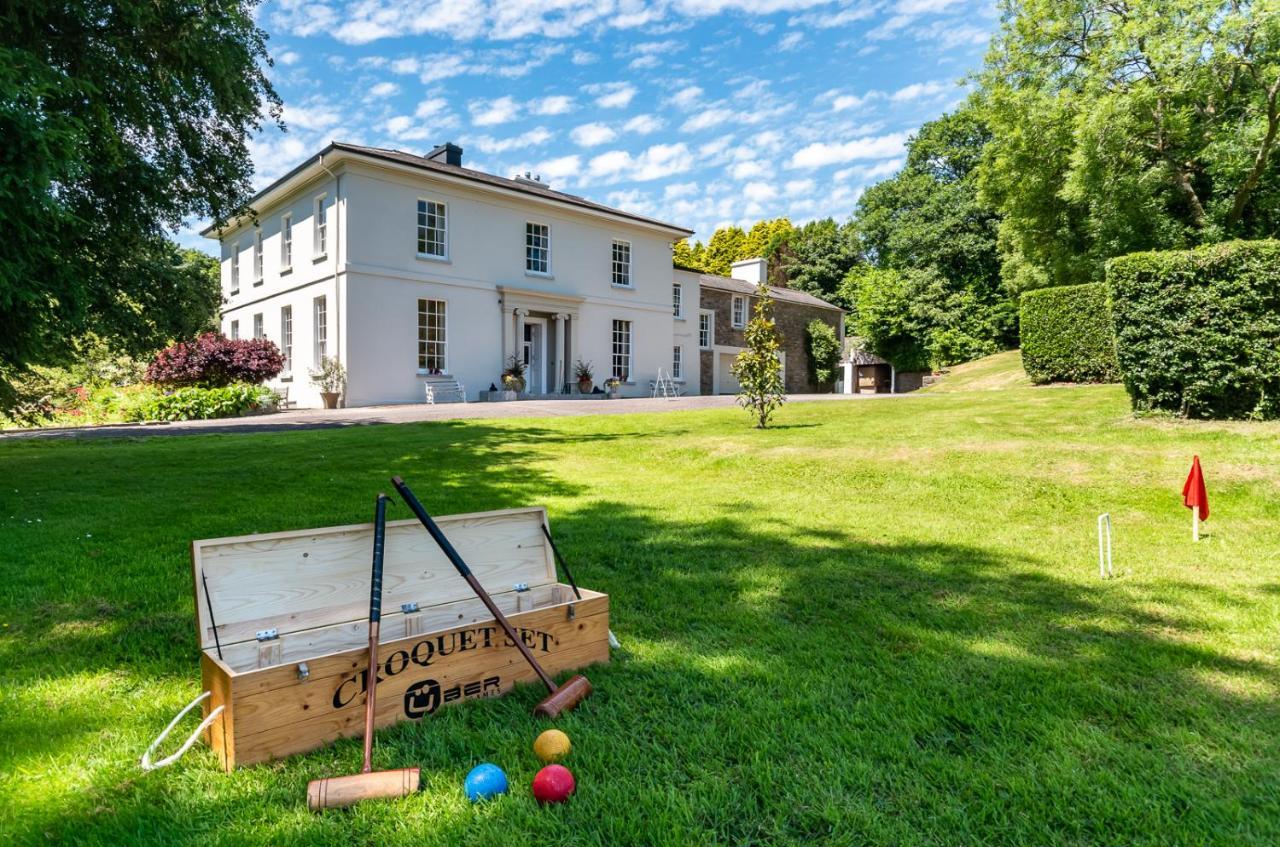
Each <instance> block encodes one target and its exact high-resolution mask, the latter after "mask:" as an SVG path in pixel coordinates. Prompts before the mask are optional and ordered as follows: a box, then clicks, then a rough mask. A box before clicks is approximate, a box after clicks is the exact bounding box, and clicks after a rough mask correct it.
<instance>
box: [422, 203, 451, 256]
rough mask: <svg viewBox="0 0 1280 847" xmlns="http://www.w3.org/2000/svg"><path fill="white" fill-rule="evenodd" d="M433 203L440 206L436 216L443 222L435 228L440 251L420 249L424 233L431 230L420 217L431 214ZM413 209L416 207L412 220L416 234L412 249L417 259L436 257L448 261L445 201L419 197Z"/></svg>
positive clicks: (447, 226)
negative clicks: (437, 232)
mask: <svg viewBox="0 0 1280 847" xmlns="http://www.w3.org/2000/svg"><path fill="white" fill-rule="evenodd" d="M424 204H425V205H426V208H423V205H424ZM433 204H434V205H436V206H439V207H440V212H439V213H437V215H436V217H437V218H438V220H439V221H440V222H441V223H442V224H443V225H442V226H440V227H438V228H437V230H438V231H439V233H440V250H441V252H439V253H427V252H424V251H423V250H421V249H420V248H421V247H422V245H423V243H424V242H425V241H426V240H427V239H425V238H424V235H425V233H427V232H430V231H431V230H432V228H431V227H429V226H427V225H426V224H424V223H423V220H422V219H423V216H430V215H431V206H432V205H433ZM415 209H416V212H415V218H414V220H415V222H416V226H415V233H416V235H415V240H414V249H415V251H416V253H417V256H418V258H419V259H438V260H442V261H448V260H449V204H448V203H445V202H444V201H442V200H432V199H431V198H430V197H419V198H418V203H417V206H416V207H415Z"/></svg>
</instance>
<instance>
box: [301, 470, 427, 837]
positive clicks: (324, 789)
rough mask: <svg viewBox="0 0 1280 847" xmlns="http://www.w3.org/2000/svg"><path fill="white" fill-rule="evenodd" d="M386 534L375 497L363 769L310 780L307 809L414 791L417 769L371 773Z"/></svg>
mask: <svg viewBox="0 0 1280 847" xmlns="http://www.w3.org/2000/svg"><path fill="white" fill-rule="evenodd" d="M386 534H387V495H385V494H382V493H379V494H378V505H377V511H376V514H375V517H374V522H373V587H372V589H371V590H370V594H369V670H368V678H367V679H366V680H365V707H364V769H363V770H362V771H361V772H360V773H357V774H352V775H350V776H335V777H329V778H327V779H313V780H311V782H309V783H308V784H307V808H309V809H311V811H313V812H319V811H321V810H323V809H339V808H342V807H344V806H350V805H352V804H354V803H359V802H360V801H361V800H376V799H394V798H396V797H407V796H408V795H410V794H412V793H413V792H415V791H417V790H418V784H419V782H420V781H421V777H420V775H419V772H418V769H417V768H400V769H399V770H394V771H375V770H374V769H373V717H374V709H375V703H376V701H377V694H378V629H379V622H380V621H381V619H382V553H383V547H384V544H385V540H386Z"/></svg>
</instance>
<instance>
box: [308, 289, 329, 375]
mask: <svg viewBox="0 0 1280 847" xmlns="http://www.w3.org/2000/svg"><path fill="white" fill-rule="evenodd" d="M312 337H313V338H315V350H314V351H313V352H314V354H315V366H316V368H320V367H321V366H322V365H323V364H324V361H323V359H324V357H325V356H327V355H329V306H328V303H326V302H325V299H324V298H323V297H317V298H316V299H315V332H314V334H313V336H312Z"/></svg>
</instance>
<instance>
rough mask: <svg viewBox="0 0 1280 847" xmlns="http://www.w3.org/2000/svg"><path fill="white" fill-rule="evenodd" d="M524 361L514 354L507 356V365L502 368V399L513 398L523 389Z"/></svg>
mask: <svg viewBox="0 0 1280 847" xmlns="http://www.w3.org/2000/svg"><path fill="white" fill-rule="evenodd" d="M524 386H525V382H524V362H523V361H521V360H520V359H519V358H517V357H516V356H514V355H513V356H508V357H507V366H506V367H505V368H503V370H502V388H503V397H502V399H503V400H515V399H517V398H518V397H519V395H520V392H522V391H524Z"/></svg>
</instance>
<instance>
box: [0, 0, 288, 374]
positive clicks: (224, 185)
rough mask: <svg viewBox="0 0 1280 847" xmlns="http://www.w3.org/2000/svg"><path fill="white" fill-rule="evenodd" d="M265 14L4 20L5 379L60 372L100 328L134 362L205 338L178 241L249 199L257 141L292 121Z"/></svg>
mask: <svg viewBox="0 0 1280 847" xmlns="http://www.w3.org/2000/svg"><path fill="white" fill-rule="evenodd" d="M257 5H258V0H177V2H165V3H156V2H151V0H121V2H108V1H107V0H70V2H53V0H30V2H23V3H9V4H5V6H4V9H3V11H0V137H3V138H4V140H5V143H4V145H3V147H2V148H0V230H2V231H4V232H5V233H6V237H5V238H4V239H3V241H2V242H0V370H2V369H14V368H19V367H22V366H24V365H26V364H28V363H33V362H42V363H50V362H57V361H58V360H59V358H60V357H62V356H65V355H66V354H67V351H69V349H70V347H71V345H70V343H69V340H70V339H71V338H72V337H74V336H77V335H79V334H80V333H81V332H82V331H84V330H85V329H87V328H92V329H94V330H95V331H96V332H97V333H98V334H99V335H102V336H105V337H107V338H108V339H109V340H114V341H116V342H119V344H120V346H122V347H123V348H125V349H129V348H137V347H138V346H139V345H140V344H143V343H145V344H151V343H153V342H154V341H155V339H156V338H158V337H161V336H166V337H167V336H170V335H179V334H183V333H184V332H185V331H186V329H187V328H188V327H189V326H190V325H191V322H192V316H191V313H190V312H189V311H188V310H187V306H188V305H190V304H191V303H192V302H195V301H198V300H199V297H200V296H202V295H197V296H196V298H195V301H192V300H189V299H186V300H182V302H183V304H185V305H180V306H179V307H178V308H177V309H176V310H173V309H171V306H172V303H173V301H172V300H170V299H168V297H167V296H166V292H167V293H168V294H172V293H174V292H175V291H176V290H178V289H183V288H184V286H185V283H183V282H181V281H180V277H182V275H181V274H177V275H175V271H174V266H173V262H172V261H171V259H172V255H171V254H169V255H166V251H167V250H170V249H171V248H168V247H167V242H166V241H165V240H164V238H163V235H164V233H165V232H166V231H167V230H168V231H172V230H175V229H177V228H178V227H180V226H181V225H182V223H183V221H184V220H186V219H188V218H190V217H192V216H199V217H208V218H212V219H214V220H215V221H220V220H224V219H226V218H228V217H229V216H231V215H234V214H235V213H237V212H240V211H242V210H243V208H244V203H245V201H246V198H247V197H248V196H249V193H250V181H249V180H250V176H251V174H252V172H253V168H252V164H251V162H250V160H249V155H248V149H247V145H246V139H247V137H248V134H249V133H250V132H251V131H253V130H255V129H257V128H258V127H259V126H260V125H261V122H262V115H263V113H264V111H265V112H267V113H268V114H270V115H271V116H272V117H274V118H276V119H278V117H279V107H280V100H279V98H278V97H277V96H276V94H275V92H274V90H273V89H272V87H271V84H270V82H269V81H268V79H267V77H266V73H265V68H266V66H267V65H269V64H270V58H269V57H268V55H267V51H266V36H265V34H264V33H263V32H262V30H260V29H259V28H258V26H257V25H256V23H255V20H254V13H255V8H256V6H257ZM175 286H176V289H175ZM188 293H190V291H188ZM196 322H199V321H196Z"/></svg>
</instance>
